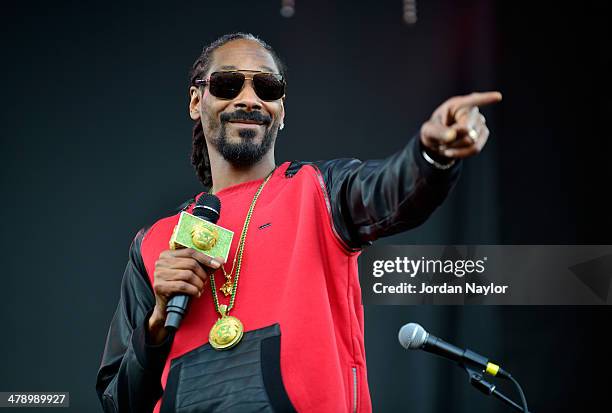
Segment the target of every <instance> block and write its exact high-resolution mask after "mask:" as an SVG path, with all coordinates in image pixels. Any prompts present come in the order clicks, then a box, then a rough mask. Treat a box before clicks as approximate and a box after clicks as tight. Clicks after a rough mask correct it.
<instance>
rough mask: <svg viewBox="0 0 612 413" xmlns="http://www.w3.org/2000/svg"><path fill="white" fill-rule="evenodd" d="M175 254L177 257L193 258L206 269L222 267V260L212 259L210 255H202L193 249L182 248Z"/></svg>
mask: <svg viewBox="0 0 612 413" xmlns="http://www.w3.org/2000/svg"><path fill="white" fill-rule="evenodd" d="M173 252H174V256H175V257H186V258H187V257H191V258H193V259H194V260H196V261H197V262H199V263H200V264H202V265H204V266H206V267H212V268H215V269H217V268H219V267H220V266H221V262H220V261H219V259H220V258H219V259H214V258H211V257H209V256H208V255H206V254H203V253H201V252H200V251H196V250H194V249H193V248H181V249H178V250H175V251H173Z"/></svg>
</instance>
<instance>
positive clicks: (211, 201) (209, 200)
mask: <svg viewBox="0 0 612 413" xmlns="http://www.w3.org/2000/svg"><path fill="white" fill-rule="evenodd" d="M220 213H221V200H219V198H218V197H217V196H216V195H213V194H203V195H202V196H200V197H199V198H198V201H197V202H196V204H195V207H193V215H195V216H196V217H200V218H204V219H206V220H207V221H210V222H212V223H215V222H217V221H218V220H219V214H220Z"/></svg>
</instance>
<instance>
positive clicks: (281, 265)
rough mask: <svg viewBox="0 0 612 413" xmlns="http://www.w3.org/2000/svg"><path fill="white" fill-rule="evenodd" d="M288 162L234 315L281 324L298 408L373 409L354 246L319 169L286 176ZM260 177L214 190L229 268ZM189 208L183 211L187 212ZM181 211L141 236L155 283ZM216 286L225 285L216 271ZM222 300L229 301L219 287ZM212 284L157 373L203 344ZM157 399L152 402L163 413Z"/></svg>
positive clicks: (194, 303)
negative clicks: (338, 224)
mask: <svg viewBox="0 0 612 413" xmlns="http://www.w3.org/2000/svg"><path fill="white" fill-rule="evenodd" d="M288 166H289V162H286V163H284V164H282V165H281V166H280V167H278V168H277V169H276V171H275V172H274V174H273V176H272V177H271V179H270V181H269V182H268V183H267V184H266V186H265V187H264V189H263V191H262V193H261V195H260V197H259V199H258V201H257V204H256V206H255V210H254V212H253V216H252V219H251V223H250V226H249V232H248V234H247V237H246V243H245V248H244V255H243V259H242V268H241V272H240V279H239V284H238V290H237V294H236V301H235V306H234V309H233V310H232V311H231V314H232V315H234V316H236V317H238V318H239V319H240V320H241V321H242V323H243V325H244V328H245V330H246V331H250V330H255V329H259V328H262V327H266V326H269V325H272V324H275V323H279V324H280V328H281V360H280V363H281V375H282V379H283V383H284V386H285V389H286V391H287V394H288V395H289V398H290V400H291V402H292V403H293V406H294V407H295V408H296V409H297V410H298V411H299V412H317V413H321V412H370V411H371V410H372V406H371V401H370V394H369V390H368V383H367V374H366V361H365V348H364V331H363V327H364V326H363V306H362V304H361V289H360V287H359V279H358V273H357V257H358V256H359V252H349V251H348V250H347V249H346V248H345V247H344V246H343V243H342V241H341V240H340V239H339V237H338V236H337V234H336V233H335V231H334V228H333V224H332V217H331V211H330V209H329V200H328V198H327V192H326V190H325V187H324V184H323V179H322V177H321V176H320V174H319V172H318V170H316V169H315V168H313V167H312V166H310V165H305V166H303V167H302V168H301V169H300V170H299V171H298V173H297V174H295V175H294V176H293V177H291V178H289V177H286V176H285V171H286V170H287V167H288ZM262 181H263V180H262V179H260V180H255V181H249V182H244V183H241V184H237V185H234V186H231V187H228V188H225V189H222V190H221V191H219V192H218V193H217V194H216V195H217V196H218V197H219V199H220V200H221V217H220V219H219V221H218V222H217V224H218V225H220V226H222V227H224V228H227V229H230V230H232V231H234V239H233V243H232V247H231V250H230V253H229V257H228V263H226V264H225V269H226V271H228V272H229V271H230V270H231V268H232V262H233V259H234V256H235V254H236V247H237V245H238V240H239V238H240V233H241V231H242V226H243V224H244V220H245V218H246V214H247V211H248V209H249V206H250V204H251V201H252V199H253V196H254V194H255V192H256V190H257V188H258V187H259V185H260V184H261V182H262ZM192 209H193V204H192V205H190V206H189V207H188V209H187V212H191V210H192ZM177 221H178V214H176V215H173V216H170V217H167V218H163V219H160V220H159V221H157V222H156V223H155V224H154V225H153V226H152V227H151V228H150V229H149V231H148V232H147V234H146V235H145V237H144V239H143V241H142V247H141V251H142V257H143V260H144V264H145V267H146V270H147V274H148V276H149V279H150V280H151V284H153V273H154V267H155V261H156V260H157V259H158V257H159V254H160V253H161V252H162V251H164V250H167V249H168V241H169V239H170V235H171V233H172V229H173V228H174V226H175V225H176V223H177ZM215 280H216V282H217V287H220V286H221V284H222V283H223V280H224V277H223V273H222V272H221V271H218V272H217V273H216V277H215ZM218 296H219V300H220V304H221V303H225V304H229V297H227V298H226V297H225V296H224V295H223V294H222V293H220V292H219V293H218ZM217 318H218V315H217V314H216V313H215V309H214V305H213V302H212V296H211V292H210V287H207V288H206V290H205V292H204V294H202V296H201V297H200V298H198V299H193V298H192V300H191V303H190V308H189V312H188V313H187V316H186V317H185V318H184V320H183V322H182V324H181V328H180V329H179V330H178V331H177V333H176V336H175V338H174V343H173V345H172V349H171V351H170V354H169V356H168V359H167V361H166V365H165V368H164V372H163V374H162V386H163V387H165V384H166V380H167V377H168V372H169V368H170V362H171V360H172V359H174V358H176V357H180V356H181V355H183V354H185V353H186V352H189V351H191V350H193V349H195V348H197V347H200V346H201V345H203V344H205V343H207V342H208V333H209V331H210V328H211V327H212V326H213V324H214V323H215V321H216V320H217ZM159 408H160V402H159V401H158V403H157V405H156V407H155V413H158V412H159Z"/></svg>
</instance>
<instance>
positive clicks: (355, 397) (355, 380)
mask: <svg viewBox="0 0 612 413" xmlns="http://www.w3.org/2000/svg"><path fill="white" fill-rule="evenodd" d="M352 371H353V413H357V367H353V368H352Z"/></svg>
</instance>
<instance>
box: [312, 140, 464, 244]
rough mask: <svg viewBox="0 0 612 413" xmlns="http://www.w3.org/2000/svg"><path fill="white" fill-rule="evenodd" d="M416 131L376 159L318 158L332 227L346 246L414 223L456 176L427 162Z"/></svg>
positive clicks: (439, 200) (456, 170) (455, 171)
mask: <svg viewBox="0 0 612 413" xmlns="http://www.w3.org/2000/svg"><path fill="white" fill-rule="evenodd" d="M422 150H423V148H422V146H421V142H420V139H419V138H418V136H415V137H413V138H412V139H411V140H410V141H409V142H408V144H407V145H406V146H405V147H404V148H403V149H402V150H400V151H398V152H396V153H394V154H393V155H391V156H389V157H388V158H385V159H382V160H368V161H364V162H362V161H360V160H358V159H334V160H330V161H318V162H315V163H314V165H315V166H316V167H317V168H318V169H319V170H320V172H321V174H322V176H323V179H324V182H325V186H326V188H327V192H328V196H329V199H330V207H331V213H332V218H333V222H334V227H335V230H336V232H337V233H338V235H339V236H340V238H341V239H342V240H343V241H344V242H345V244H347V246H348V247H349V248H350V249H354V250H357V249H359V248H362V247H364V246H367V245H370V244H371V243H372V241H374V240H376V239H378V238H380V237H385V236H389V235H393V234H396V233H398V232H402V231H405V230H407V229H410V228H414V227H416V226H418V225H420V224H421V223H423V222H424V221H425V220H426V219H427V218H428V217H429V216H430V215H431V214H432V212H433V211H434V210H435V209H436V208H437V207H438V206H439V205H440V204H441V203H442V201H443V200H444V199H445V198H446V196H447V194H448V192H449V191H450V190H451V188H452V187H453V185H454V184H455V182H456V181H457V179H458V177H459V172H460V168H461V167H460V162H457V163H456V164H455V165H454V166H452V167H451V168H449V169H445V170H442V169H438V168H436V167H434V166H433V165H431V164H429V163H428V162H427V161H426V160H425V159H424V158H423V155H422V153H421V151H422Z"/></svg>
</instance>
